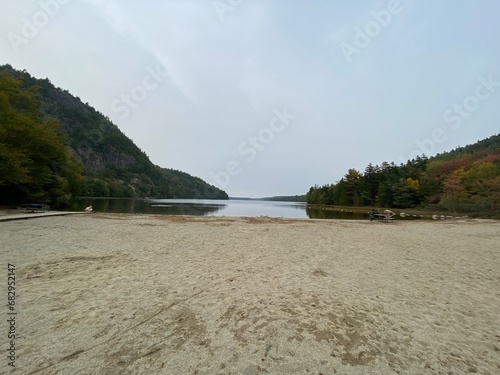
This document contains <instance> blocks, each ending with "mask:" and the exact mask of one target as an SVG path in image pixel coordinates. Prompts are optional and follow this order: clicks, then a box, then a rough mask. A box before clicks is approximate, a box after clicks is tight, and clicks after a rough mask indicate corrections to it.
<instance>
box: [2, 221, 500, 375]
mask: <svg viewBox="0 0 500 375" xmlns="http://www.w3.org/2000/svg"><path fill="white" fill-rule="evenodd" d="M0 244H1V248H0V255H1V259H2V265H1V270H0V276H1V279H2V280H5V281H4V283H3V285H4V287H3V290H4V291H3V292H2V298H3V299H4V300H6V299H7V291H6V285H7V282H6V280H7V263H12V264H14V265H15V266H16V293H17V294H18V295H17V299H16V309H17V310H16V311H17V316H16V334H17V335H18V337H17V341H16V355H17V357H16V369H15V370H14V371H12V368H11V367H9V366H8V364H7V362H8V361H7V358H6V356H2V359H1V362H0V373H16V374H235V375H236V374H238V375H240V374H249V375H252V374H255V375H257V374H315V375H318V374H323V375H327V374H446V375H448V374H468V373H475V374H495V373H500V250H499V249H500V246H499V245H500V222H497V221H479V220H468V221H453V222H447V221H437V222H436V221H423V220H420V221H409V222H395V223H376V222H372V223H370V222H369V221H368V220H367V221H363V222H361V221H339V220H331V221H327V220H286V219H269V218H207V217H205V218H203V217H171V216H169V217H165V216H163V217H155V216H147V215H103V214H102V215H100V214H90V215H78V216H67V217H50V218H49V217H47V218H40V219H30V220H22V221H12V222H1V223H0ZM3 305H4V306H6V304H5V303H4V304H3ZM6 309H7V307H5V311H6ZM5 316H6V315H4V318H5ZM1 322H2V323H0V330H1V331H2V332H7V331H8V326H7V324H8V323H7V319H1ZM1 340H2V341H1V342H2V347H3V348H7V347H8V346H7V344H8V340H7V334H3V335H2V339H1Z"/></svg>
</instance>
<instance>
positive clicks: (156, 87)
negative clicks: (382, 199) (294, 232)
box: [0, 0, 500, 197]
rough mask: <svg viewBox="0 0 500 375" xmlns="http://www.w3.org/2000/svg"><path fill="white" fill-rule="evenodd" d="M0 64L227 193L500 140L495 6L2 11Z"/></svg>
mask: <svg viewBox="0 0 500 375" xmlns="http://www.w3.org/2000/svg"><path fill="white" fill-rule="evenodd" d="M0 5H1V9H2V11H1V13H0V36H1V37H0V63H2V64H3V63H9V64H11V65H12V66H13V67H15V68H17V69H26V70H27V71H28V72H29V73H31V74H32V75H33V76H35V77H38V78H45V77H48V78H49V79H50V80H51V81H52V83H54V84H55V85H56V86H59V87H61V88H63V89H67V90H68V91H69V92H71V93H72V94H73V95H76V96H78V97H80V98H81V99H82V101H83V102H88V103H89V104H90V105H92V106H93V107H95V108H96V109H97V110H99V111H100V112H102V113H103V114H104V115H106V116H108V117H109V118H110V119H111V120H112V121H113V122H114V123H115V124H116V125H117V126H118V127H119V128H120V129H121V130H122V131H123V132H124V133H125V134H126V135H127V136H128V137H130V138H131V139H132V140H133V141H134V142H135V143H136V144H137V145H138V146H139V147H140V148H141V149H142V150H144V151H145V152H146V154H147V155H149V157H150V158H151V160H152V161H153V162H154V163H155V164H158V165H160V166H162V167H168V168H174V169H178V170H182V171H185V172H188V173H190V174H192V175H195V176H199V177H201V178H202V179H204V180H205V181H207V182H209V183H210V184H213V185H217V186H219V187H221V188H223V189H224V190H225V191H226V192H227V193H228V194H229V195H230V196H250V197H262V196H271V195H291V194H304V193H305V192H306V191H307V190H308V189H309V187H310V186H312V185H314V184H325V183H333V182H336V181H338V180H339V179H340V178H341V177H342V176H343V175H344V174H345V173H346V172H347V170H348V168H356V169H358V170H363V169H364V168H365V167H366V165H367V164H368V163H370V162H371V163H373V164H380V163H381V162H383V161H388V162H390V161H394V162H395V163H396V164H399V163H401V162H404V161H406V160H407V159H409V158H413V157H414V156H416V155H417V154H423V153H425V154H426V155H428V156H432V155H435V154H436V153H437V152H442V151H448V150H451V149H453V148H455V147H457V146H464V145H466V144H470V143H474V142H476V141H477V140H479V139H483V138H486V137H489V136H491V135H493V134H497V133H498V132H499V129H500V111H499V110H498V108H499V103H500V44H499V43H500V22H499V19H500V1H498V0H467V1H466V0H464V1H459V0H441V1H435V0H432V1H431V0H420V1H415V0H400V1H398V0H391V1H372V0H356V1H347V0H346V1H340V0H308V1H306V0H303V1H298V0H274V1H271V0H268V1H263V0H215V1H213V0H171V1H168V0H163V1H160V0H150V1H141V2H140V1H132V0H121V1H117V0H116V1H115V0H107V1H105V0H40V1H30V0H26V1H7V0H0Z"/></svg>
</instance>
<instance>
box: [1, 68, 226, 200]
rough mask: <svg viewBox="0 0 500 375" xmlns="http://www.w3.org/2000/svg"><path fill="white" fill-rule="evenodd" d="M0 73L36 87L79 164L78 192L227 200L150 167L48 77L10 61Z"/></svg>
mask: <svg viewBox="0 0 500 375" xmlns="http://www.w3.org/2000/svg"><path fill="white" fill-rule="evenodd" d="M0 71H3V72H7V73H8V74H10V75H12V76H14V77H15V78H17V79H20V80H22V81H23V87H24V88H26V89H29V88H33V87H38V93H39V98H40V105H41V108H42V111H43V112H44V114H45V115H46V116H47V117H52V118H55V119H56V120H57V121H58V122H59V123H60V126H61V129H62V131H63V132H64V133H65V134H66V135H67V138H68V147H69V148H70V149H71V151H72V152H73V153H74V155H75V156H76V158H77V159H78V160H79V161H80V163H81V164H82V167H83V175H84V177H85V186H84V189H83V195H90V196H120V197H141V196H149V197H151V196H155V197H158V198H206V199H227V198H228V196H227V194H226V193H225V192H224V191H222V190H220V189H218V188H216V187H214V186H212V185H209V184H207V183H206V182H204V181H202V180H201V179H199V178H196V177H193V176H190V175H188V174H186V173H183V172H180V171H174V170H170V169H165V168H160V167H158V166H156V165H154V164H153V163H152V162H151V161H150V160H149V158H148V157H147V155H146V154H145V153H144V152H143V151H142V150H140V149H139V148H138V147H137V146H136V145H135V144H134V143H133V142H132V140H130V139H129V138H128V137H127V136H125V134H123V133H122V132H121V131H120V129H118V127H117V126H116V125H114V124H113V123H112V122H111V121H110V120H109V118H107V117H106V116H104V115H103V114H101V113H99V112H98V111H96V110H95V109H94V108H92V107H91V106H90V105H89V104H85V103H83V102H82V101H81V100H80V99H79V98H77V97H75V96H73V95H71V94H70V93H69V92H68V91H66V90H62V89H60V88H56V87H55V86H54V85H52V83H51V82H50V81H49V80H48V79H36V78H34V77H32V76H31V75H29V74H28V73H27V72H25V71H23V72H20V71H17V70H15V69H13V68H12V67H10V66H9V65H4V66H0Z"/></svg>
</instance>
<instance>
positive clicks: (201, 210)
mask: <svg viewBox="0 0 500 375" xmlns="http://www.w3.org/2000/svg"><path fill="white" fill-rule="evenodd" d="M90 205H92V207H93V209H94V211H95V212H106V213H130V214H152V215H201V216H209V215H213V216H232V217H235V216H246V217H259V216H268V217H282V218H293V219H307V218H310V219H344V220H368V212H366V213H363V212H349V211H346V210H339V209H338V208H337V209H334V208H333V207H308V206H307V205H306V204H305V203H296V202H273V201H260V200H239V199H230V200H210V199H207V200H203V199H109V198H80V199H77V200H75V201H74V202H73V203H72V205H71V207H70V208H69V209H70V210H72V211H83V210H84V209H85V207H87V206H90ZM394 218H395V219H396V220H408V219H410V220H411V219H414V218H413V217H405V218H402V217H400V216H399V215H396V216H395V217H394Z"/></svg>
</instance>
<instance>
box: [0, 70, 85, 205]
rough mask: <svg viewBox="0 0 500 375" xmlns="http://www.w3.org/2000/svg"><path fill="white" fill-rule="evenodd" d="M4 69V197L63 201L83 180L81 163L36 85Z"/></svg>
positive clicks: (0, 151) (0, 132)
mask: <svg viewBox="0 0 500 375" xmlns="http://www.w3.org/2000/svg"><path fill="white" fill-rule="evenodd" d="M21 85H22V82H21V81H19V80H16V79H13V78H11V77H9V76H8V75H7V74H5V73H0V197H1V198H0V199H1V201H2V202H3V203H7V204H19V203H22V202H25V201H27V200H36V201H38V202H42V203H49V204H53V205H56V206H57V205H63V204H65V203H67V202H68V200H69V198H70V197H71V195H72V194H73V193H76V192H78V190H79V187H80V186H81V177H80V173H79V165H78V163H77V162H76V160H75V158H74V157H73V155H72V154H71V153H70V151H69V150H68V149H67V140H66V138H65V136H64V134H63V133H62V131H61V130H60V128H59V124H58V123H57V122H56V121H55V120H54V119H52V118H44V117H43V116H42V114H41V111H40V109H39V108H40V105H41V103H40V102H39V101H38V100H37V98H36V90H35V89H34V88H31V89H28V90H23V89H22V88H21Z"/></svg>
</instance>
